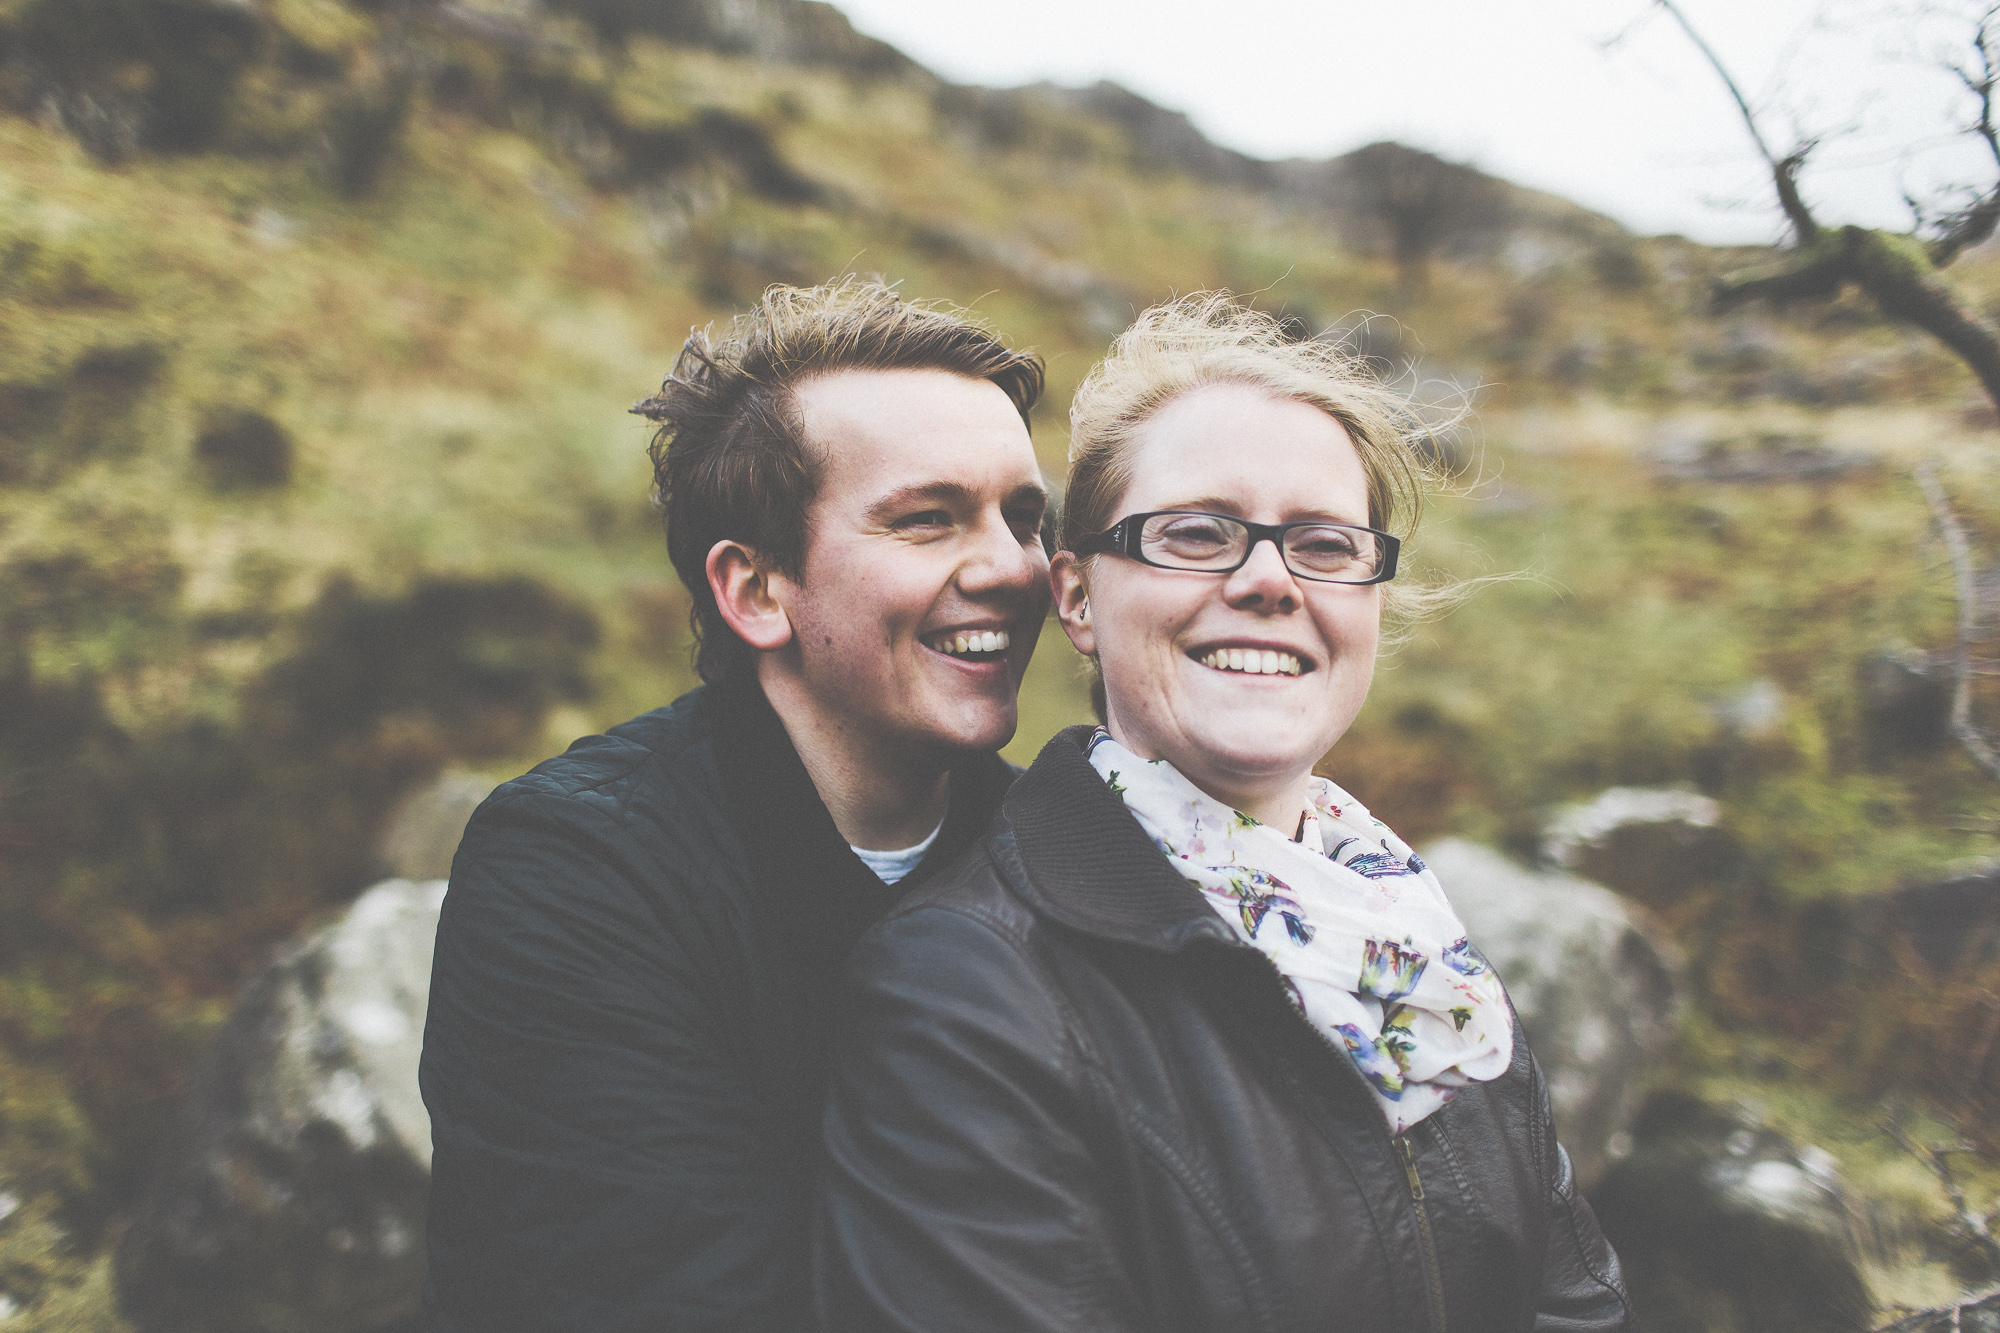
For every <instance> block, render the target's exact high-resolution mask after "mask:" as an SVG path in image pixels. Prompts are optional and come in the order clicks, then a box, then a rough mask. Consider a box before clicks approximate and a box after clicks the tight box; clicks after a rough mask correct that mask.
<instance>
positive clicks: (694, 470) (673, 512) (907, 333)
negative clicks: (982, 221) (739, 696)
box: [632, 278, 1042, 681]
mask: <svg viewBox="0 0 2000 1333" xmlns="http://www.w3.org/2000/svg"><path fill="white" fill-rule="evenodd" d="M843 370H943V371H948V372H950V373H952V374H955V375H963V376H965V377H966V378H967V379H975V380H989V381H991V382H992V383H994V384H996V385H998V386H999V387H1000V389H1001V390H1002V391H1003V392H1004V393H1006V395H1007V397H1008V398H1009V399H1010V400H1011V401H1012V402H1013V404H1014V407H1015V409H1016V410H1017V411H1019V412H1020V414H1021V420H1022V422H1023V423H1024V424H1025V423H1026V422H1027V421H1028V413H1029V410H1030V409H1031V408H1033V407H1034V405H1035V400H1036V399H1038V398H1040V397H1041V394H1042V360H1041V358H1040V357H1038V356H1035V355H1033V354H1032V353H1028V352H1017V351H1014V350H1012V349H1010V348H1008V347H1007V346H1006V345H1004V344H1003V343H1002V342H1001V341H1000V340H999V338H998V337H997V336H996V335H994V334H993V333H992V332H990V331H989V330H988V329H987V328H986V327H985V326H984V325H982V324H980V323H978V322H977V321H975V320H974V319H973V318H972V317H971V316H970V315H969V314H967V313H966V312H965V311H963V310H959V309H956V308H953V307H949V306H945V305H943V304H940V303H936V302H919V301H905V300H903V299H902V298H901V297H900V296H898V295H896V293H895V292H894V291H893V290H891V289H890V288H888V287H886V286H884V285H882V284H881V283H879V282H869V281H862V280H859V279H852V278H850V279H843V280H840V281H837V282H830V283H827V284H825V285H823V286H819V287H806V288H802V287H772V288H771V289H770V290H769V291H767V292H765V293H764V296H763V299H762V300H761V301H759V302H758V303H757V307H756V309H754V310H752V311H750V312H749V313H748V314H745V315H740V316H738V317H737V318H736V320H735V321H734V322H733V323H732V324H731V326H730V328H729V332H728V334H727V336H725V337H723V338H721V339H719V340H718V339H717V338H716V337H715V336H714V335H713V333H712V331H711V330H709V329H695V330H693V331H691V332H690V333H689V335H688V340H687V345H686V346H684V347H683V348H682V349H681V354H680V356H679V357H678V358H677V359H676V360H675V361H674V368H673V372H672V373H671V374H670V375H668V376H667V378H666V381H665V382H664V383H663V384H661V385H660V391H659V392H658V393H656V394H654V395H653V396H652V397H650V398H648V399H646V400H645V401H644V402H641V403H640V404H638V405H637V406H636V407H634V408H633V409H632V410H633V411H634V412H635V413H637V414H638V415H640V416H643V417H646V418H647V419H649V420H652V421H656V422H658V423H659V425H660V429H659V431H658V432H657V433H655V435H654V436H653V443H652V447H651V449H650V450H649V451H648V452H649V454H650V455H651V457H652V460H653V481H654V503H655V504H656V505H657V506H658V508H659V510H660V512H661V515H662V516H663V518H664V519H665V522H666V529H667V555H668V557H669V558H670V559H671V560H672V561H673V564H674V569H675V571H676V572H677V573H678V574H679V575H680V578H681V582H682V583H684V584H686V585H687V590H688V592H689V593H690V594H691V595H692V596H693V598H694V609H693V614H692V620H693V624H694V632H695V637H696V639H697V641H698V642H699V645H700V647H699V650H698V652H697V654H696V657H695V670H696V671H697V672H698V673H700V675H701V678H702V679H703V680H706V681H717V680H722V679H725V678H727V677H729V676H732V675H734V674H736V673H737V672H739V671H740V670H742V669H743V668H744V667H746V666H747V665H748V663H749V662H750V660H751V657H752V654H751V651H750V649H749V647H748V645H746V644H745V643H744V642H743V641H742V640H741V639H739V638H737V637H736V634H735V632H734V631H732V630H731V629H730V628H729V626H728V624H727V623H726V622H725V621H724V620H723V619H722V613H721V612H720V611H719V610H718V609H717V608H716V604H715V593H714V591H713V590H712V589H711V588H710V587H709V586H708V572H707V563H708V553H709V551H710V550H711V549H713V548H714V546H715V544H716V543H717V542H720V541H738V542H741V543H743V545H745V546H747V547H749V548H750V549H751V550H752V551H754V552H755V553H756V554H757V557H758V558H759V559H760V560H763V561H767V562H769V564H770V565H771V566H773V567H775V568H777V569H778V570H781V571H782V572H784V573H785V574H787V575H789V576H791V577H793V578H797V577H799V575H800V572H801V567H802V564H803V562H804V559H805V548H806V510H807V508H808V507H809V506H810V505H811V503H812V500H813V496H814V495H815V494H816V493H817V491H818V489H819V480H820V473H821V465H822V463H823V461H824V460H823V458H822V457H820V456H819V455H818V454H817V452H816V451H815V450H814V449H811V448H808V447H807V441H806V439H805V431H804V427H803V421H802V419H801V415H800V412H799V409H798V403H797V399H796V391H797V389H798V387H799V385H801V384H803V383H805V382H806V381H808V380H811V379H813V378H815V377H817V376H820V375H830V374H834V373H836V372H839V371H843Z"/></svg>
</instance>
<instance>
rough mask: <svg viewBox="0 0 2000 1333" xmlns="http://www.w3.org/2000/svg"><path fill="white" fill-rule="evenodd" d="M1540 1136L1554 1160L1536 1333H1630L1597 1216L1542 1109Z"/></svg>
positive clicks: (1627, 1309) (1633, 1325)
mask: <svg viewBox="0 0 2000 1333" xmlns="http://www.w3.org/2000/svg"><path fill="white" fill-rule="evenodd" d="M1543 1117H1544V1118H1543V1132H1544V1133H1545V1134H1546V1135H1547V1136H1548V1143H1549V1145H1550V1147H1551V1149H1552V1152H1553V1155H1554V1158H1555V1169H1554V1179H1553V1180H1552V1182H1551V1184H1550V1187H1549V1247H1548V1251H1547V1253H1546V1255H1545V1256H1544V1258H1543V1261H1542V1294H1541V1300H1540V1302H1539V1304H1538V1305H1537V1307H1536V1312H1535V1330H1536V1333H1609V1330H1614V1329H1618V1330H1635V1329H1637V1328H1638V1323H1637V1321H1636V1320H1635V1318H1634V1317H1633V1314H1632V1303H1631V1300H1630V1298H1629V1297H1627V1295H1626V1294H1625V1282H1624V1279H1623V1278H1622V1277H1621V1276H1620V1274H1619V1271H1618V1256H1617V1255H1616V1254H1615V1253H1613V1252H1612V1249H1611V1244H1610V1242H1609V1241H1607V1240H1605V1239H1604V1232H1603V1231H1601V1230H1600V1229H1599V1228H1598V1225H1597V1215H1596V1214H1595V1213H1593V1212H1591V1210H1590V1204H1589V1203H1588V1202H1587V1201H1585V1199H1584V1197H1583V1196H1582V1195H1581V1194H1579V1193H1577V1189H1576V1173H1575V1171H1573V1170H1572V1169H1571V1168H1570V1163H1569V1154H1568V1153H1567V1152H1565V1151H1564V1150H1563V1148H1562V1145H1561V1144H1558V1143H1557V1142H1556V1139H1555V1127H1554V1125H1553V1124H1552V1123H1550V1120H1549V1118H1548V1112H1547V1106H1546V1101H1545V1102H1544V1108H1543Z"/></svg>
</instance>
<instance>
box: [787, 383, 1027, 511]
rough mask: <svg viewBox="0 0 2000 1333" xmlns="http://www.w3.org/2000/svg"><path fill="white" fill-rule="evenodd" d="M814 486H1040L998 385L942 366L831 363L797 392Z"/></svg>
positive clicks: (1021, 430) (878, 490)
mask: <svg viewBox="0 0 2000 1333" xmlns="http://www.w3.org/2000/svg"><path fill="white" fill-rule="evenodd" d="M796 399H797V402H798V405H799V410H800V416H801V419H802V420H801V424H802V425H803V426H804V428H805V432H804V433H805V444H806V446H807V448H808V449H810V450H811V451H812V452H813V453H814V455H815V456H816V457H815V462H816V464H817V465H818V468H819V470H820V485H821V488H822V491H823V492H824V491H825V490H826V489H828V488H833V489H839V490H843V491H866V492H869V493H870V495H871V496H881V495H886V494H888V493H890V492H893V491H904V490H916V489H921V488H925V487H950V486H959V487H971V488H976V489H979V490H982V491H990V490H993V489H1001V490H1012V489H1014V488H1016V487H1020V486H1024V485H1027V486H1034V487H1036V488H1039V487H1040V485H1041V481H1040V471H1039V467H1038V465H1037V463H1036V460H1035V453H1034V446H1033V445H1032V444H1031V443H1030V441H1029V439H1028V432H1027V428H1026V426H1024V425H1023V424H1022V422H1021V417H1020V414H1019V412H1018V411H1016V410H1015V407H1014V404H1013V400H1011V399H1010V398H1008V397H1007V395H1006V393H1005V392H1003V391H1002V390H1001V389H1000V387H999V386H998V385H995V384H993V383H991V382H990V381H987V380H975V379H970V378H968V377H966V376H962V375H956V374H953V373H951V372H949V371H940V370H919V371H902V370H896V371H838V372H835V373H833V374H830V375H826V376H821V377H818V378H815V379H813V380H811V381H808V382H807V383H805V384H802V385H800V386H799V388H798V390H797V391H796Z"/></svg>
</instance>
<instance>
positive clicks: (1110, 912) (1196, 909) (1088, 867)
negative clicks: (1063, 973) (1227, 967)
mask: <svg viewBox="0 0 2000 1333" xmlns="http://www.w3.org/2000/svg"><path fill="white" fill-rule="evenodd" d="M1091 731H1092V728H1090V727H1087V726H1083V727H1070V728H1068V729H1066V730H1064V731H1060V732H1057V733H1056V735H1055V736H1054V737H1053V738H1052V739H1051V740H1050V741H1049V743H1048V744H1047V745H1045V746H1043V747H1042V752H1041V754H1039V755H1037V756H1036V758H1035V762H1034V766H1033V767H1031V768H1030V769H1029V770H1028V771H1027V773H1026V774H1024V775H1023V776H1022V778H1021V780H1020V781H1019V782H1017V783H1015V784H1014V788H1013V790H1012V791H1010V792H1008V794H1007V799H1006V800H1005V801H1004V802H1003V803H1002V806H1001V809H1002V811H1003V813H1004V814H1005V815H1006V818H1007V822H1008V823H1009V824H1010V825H1011V837H1010V836H1008V835H1007V834H1005V833H1003V834H1002V835H1001V837H1000V838H999V839H998V840H997V842H996V844H995V849H994V850H995V852H996V855H997V856H998V857H999V859H1000V862H1001V869H1002V871H1003V873H1005V874H1006V875H1007V877H1008V878H1009V879H1010V880H1012V881H1013V884H1014V887H1015V889H1016V890H1017V891H1018V892H1019V893H1020V894H1021V896H1022V897H1023V898H1025V899H1027V900H1028V902H1029V903H1031V904H1032V905H1033V906H1034V908H1035V910H1036V911H1037V912H1039V913H1040V914H1042V915H1043V916H1046V917H1048V918H1049V919H1051V920H1054V921H1058V922H1061V923H1062V924H1063V925H1066V926H1068V927H1070V928H1071V929H1073V930H1080V931H1083V932H1084V933H1086V934H1090V935H1095V936H1098V937H1099V938H1102V939H1108V940H1115V941H1118V942H1121V943H1125V944H1132V945H1137V946H1138V947H1140V948H1143V949H1153V950H1157V951H1159V952H1161V953H1178V952H1179V951H1180V950H1182V949H1184V948H1186V947H1187V946H1188V945H1189V944H1191V943H1193V942H1194V941H1196V940H1211V941H1214V942H1216V943H1220V944H1224V945H1229V946H1232V947H1234V946H1236V943H1237V941H1236V937H1235V936H1234V935H1232V934H1231V933H1230V931H1229V927H1227V926H1226V925H1224V924H1223V923H1222V922H1221V921H1220V920H1219V919H1217V917H1216V915H1215V912H1214V911H1213V910H1212V909H1211V908H1210V907H1209V905H1208V903H1207V902H1206V901H1205V900H1204V899H1203V898H1202V896H1201V893H1200V892H1199V891H1198V890H1197V889H1195V887H1194V886H1193V885H1191V884H1189V883H1188V882H1187V881H1186V880H1185V879H1183V878H1181V876H1180V874H1179V873H1178V872H1176V871H1175V870H1174V868H1173V865H1172V864H1171V863H1170V862H1169V861H1168V860H1167V858H1166V857H1165V856H1162V855H1161V854H1160V849H1159V848H1157V847H1155V846H1154V845H1153V841H1152V839H1151V838H1148V837H1147V836H1146V831H1145V830H1144V829H1142V828H1140V827H1139V822H1138V821H1137V820H1135V819H1133V818H1132V816H1131V815H1130V814H1129V813H1127V812H1126V809H1125V806H1124V803H1123V802H1121V801H1120V800H1119V799H1118V797H1117V796H1116V795H1115V794H1114V793H1113V792H1112V791H1111V790H1110V789H1109V788H1107V787H1106V786H1105V785H1104V779H1102V778H1100V777H1099V776H1098V775H1097V770H1096V769H1094V768H1092V767H1091V766H1090V760H1089V759H1088V758H1087V757H1086V756H1085V753H1084V746H1085V745H1086V744H1087V743H1088V741H1089V739H1090V733H1091Z"/></svg>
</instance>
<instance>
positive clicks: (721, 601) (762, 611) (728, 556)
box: [706, 541, 792, 653]
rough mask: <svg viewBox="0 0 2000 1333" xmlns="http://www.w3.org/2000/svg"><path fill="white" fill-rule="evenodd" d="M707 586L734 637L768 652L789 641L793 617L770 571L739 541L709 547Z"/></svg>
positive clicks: (777, 576)
mask: <svg viewBox="0 0 2000 1333" xmlns="http://www.w3.org/2000/svg"><path fill="white" fill-rule="evenodd" d="M706 568H707V573H708V587H709V591H710V592H712V593H714V594H715V606H716V609H717V610H718V611H720V612H721V613H722V619H723V621H724V623H726V624H727V625H728V626H729V628H730V629H732V630H734V631H736V637H737V638H739V639H741V640H743V642H745V643H747V644H749V645H750V646H751V647H752V648H755V649H756V650H757V651H758V652H761V653H768V652H771V651H773V650H775V649H778V648H782V647H784V646H785V645H786V644H788V643H790V642H791V641H792V618H791V616H790V615H788V614H787V613H786V611H785V607H784V604H783V603H782V602H781V601H780V600H779V598H778V592H777V588H776V586H775V585H776V584H778V583H779V582H782V581H784V576H783V575H781V574H777V573H775V572H773V571H772V570H771V569H770V568H769V567H768V566H767V564H766V562H765V561H763V560H761V559H759V558H758V555H757V553H756V552H755V551H753V550H751V549H750V548H749V547H747V546H745V545H743V543H741V542H734V541H720V542H717V543H716V544H715V545H713V546H711V547H709V548H708V561H707V566H706Z"/></svg>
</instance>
